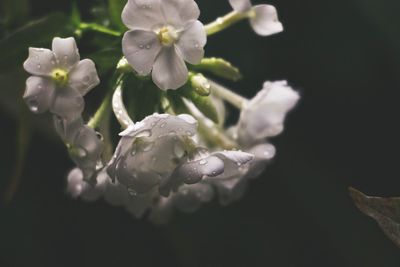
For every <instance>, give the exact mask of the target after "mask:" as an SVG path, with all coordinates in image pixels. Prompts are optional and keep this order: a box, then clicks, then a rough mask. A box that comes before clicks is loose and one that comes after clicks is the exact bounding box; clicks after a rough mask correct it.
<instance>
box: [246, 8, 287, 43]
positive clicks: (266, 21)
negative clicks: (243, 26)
mask: <svg viewBox="0 0 400 267" xmlns="http://www.w3.org/2000/svg"><path fill="white" fill-rule="evenodd" d="M253 11H254V13H255V16H254V17H251V18H250V24H251V26H252V28H253V30H254V31H255V32H256V33H257V34H258V35H261V36H268V35H272V34H275V33H278V32H281V31H283V26H282V23H281V22H280V21H279V20H278V13H277V11H276V8H275V7H274V6H271V5H257V6H254V7H253Z"/></svg>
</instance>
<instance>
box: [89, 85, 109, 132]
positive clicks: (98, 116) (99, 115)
mask: <svg viewBox="0 0 400 267" xmlns="http://www.w3.org/2000/svg"><path fill="white" fill-rule="evenodd" d="M111 95H112V91H111V92H108V93H107V95H106V96H105V97H104V99H103V102H102V103H101V105H100V107H99V108H98V110H97V111H96V113H95V114H94V116H93V117H92V118H91V119H90V121H89V122H88V126H89V127H90V128H92V129H97V128H98V127H99V126H100V124H101V122H102V121H103V119H104V118H105V117H106V116H107V114H108V113H109V111H110V110H111V109H110V107H111Z"/></svg>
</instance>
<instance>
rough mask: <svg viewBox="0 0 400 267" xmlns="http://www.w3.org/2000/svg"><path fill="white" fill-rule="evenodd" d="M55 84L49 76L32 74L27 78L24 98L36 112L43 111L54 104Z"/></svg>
mask: <svg viewBox="0 0 400 267" xmlns="http://www.w3.org/2000/svg"><path fill="white" fill-rule="evenodd" d="M54 97H55V85H54V83H53V82H52V81H51V80H50V79H47V78H42V77H37V76H31V77H29V78H28V79H27V80H26V90H25V93H24V100H25V102H26V104H27V105H28V107H29V109H30V110H31V111H32V112H34V113H43V112H45V111H47V110H48V109H49V108H50V107H51V105H52V104H53V101H54Z"/></svg>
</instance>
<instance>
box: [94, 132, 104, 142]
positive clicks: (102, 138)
mask: <svg viewBox="0 0 400 267" xmlns="http://www.w3.org/2000/svg"><path fill="white" fill-rule="evenodd" d="M96 136H97V138H99V140H101V141H103V140H104V137H103V135H102V134H101V133H99V132H96Z"/></svg>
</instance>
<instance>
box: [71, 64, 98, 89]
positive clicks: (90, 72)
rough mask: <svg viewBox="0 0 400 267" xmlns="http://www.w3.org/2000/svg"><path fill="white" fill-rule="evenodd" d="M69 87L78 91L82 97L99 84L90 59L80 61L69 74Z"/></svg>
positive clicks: (94, 67)
mask: <svg viewBox="0 0 400 267" xmlns="http://www.w3.org/2000/svg"><path fill="white" fill-rule="evenodd" d="M68 83H69V87H72V88H74V89H76V90H78V91H79V92H80V93H81V95H82V96H84V95H86V93H88V92H89V91H90V90H91V89H92V88H94V87H96V86H97V85H98V84H99V83H100V79H99V76H98V75H97V71H96V66H95V65H94V62H93V61H92V60H90V59H84V60H81V61H80V62H79V63H78V64H77V65H76V66H75V67H74V68H73V69H72V70H71V71H70V73H69V79H68Z"/></svg>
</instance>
